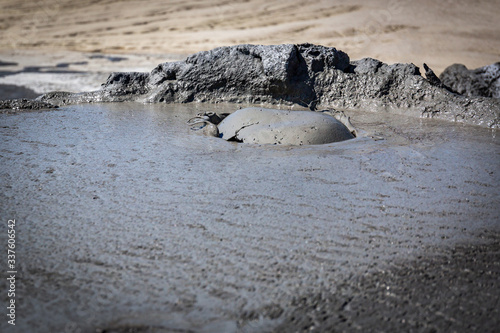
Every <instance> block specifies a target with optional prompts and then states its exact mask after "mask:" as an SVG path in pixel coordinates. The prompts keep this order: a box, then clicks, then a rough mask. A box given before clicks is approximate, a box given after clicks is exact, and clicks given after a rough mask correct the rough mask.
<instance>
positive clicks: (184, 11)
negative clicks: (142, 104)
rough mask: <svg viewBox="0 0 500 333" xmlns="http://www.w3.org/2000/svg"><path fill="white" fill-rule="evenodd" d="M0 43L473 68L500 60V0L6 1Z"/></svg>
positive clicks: (45, 48)
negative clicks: (299, 48)
mask: <svg viewBox="0 0 500 333" xmlns="http://www.w3.org/2000/svg"><path fill="white" fill-rule="evenodd" d="M0 7H1V11H0V50H1V51H2V52H4V51H8V50H24V49H32V50H37V51H40V52H47V53H52V52H54V51H61V50H72V51H84V52H105V53H142V54H189V53H193V52H197V51H202V50H208V49H211V48H213V47H216V46H223V45H233V44H242V43H254V44H281V43H302V42H309V43H316V44H322V45H325V46H334V47H337V48H339V49H341V50H343V51H345V52H347V53H348V54H349V55H350V57H351V58H352V59H360V58H363V57H373V58H377V59H380V60H382V61H385V62H388V63H394V62H413V63H415V64H416V65H418V66H422V63H423V62H426V63H427V64H429V65H430V66H431V67H432V68H433V69H434V70H435V71H436V72H437V73H440V72H441V71H442V70H443V69H444V68H445V67H446V66H448V65H451V64H453V63H463V64H465V65H466V66H468V67H470V68H476V67H479V66H483V65H487V64H490V63H493V62H496V61H498V60H499V59H500V34H499V33H498V31H500V21H499V20H498V13H499V12H500V2H498V1H496V0H479V1H473V2H472V1H466V0H446V1H430V0H423V1H410V0H391V1H385V0H369V1H364V0H363V1H362V0H354V1H340V0H338V1H320V0H312V1H302V0H291V1H269V0H251V1H225V0H211V1H185V0H181V1H176V0H174V1H159V0H153V1H134V0H129V1H116V0H108V1H92V0H82V1H78V2H75V1H70V0H39V1H18V0H1V1H0Z"/></svg>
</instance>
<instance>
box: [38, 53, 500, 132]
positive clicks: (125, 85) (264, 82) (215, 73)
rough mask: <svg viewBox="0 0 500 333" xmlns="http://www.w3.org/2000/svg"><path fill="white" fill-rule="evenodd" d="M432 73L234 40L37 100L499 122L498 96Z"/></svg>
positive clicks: (491, 124)
mask: <svg viewBox="0 0 500 333" xmlns="http://www.w3.org/2000/svg"><path fill="white" fill-rule="evenodd" d="M427 72H429V71H427ZM436 79H437V77H433V78H432V79H431V80H428V79H426V78H424V77H422V75H421V74H420V70H419V68H418V67H417V66H415V65H413V64H393V65H388V64H384V63H382V62H380V61H378V60H375V59H371V58H366V59H362V60H357V61H351V62H350V60H349V57H348V55H347V54H346V53H344V52H342V51H340V50H337V49H335V48H331V47H323V46H317V45H311V44H300V45H293V44H287V45H270V46H263V45H238V46H228V47H220V48H216V49H213V50H211V51H204V52H199V53H196V54H194V55H191V56H189V57H188V58H187V59H186V60H185V61H178V62H166V63H162V64H160V65H158V66H157V67H156V68H154V69H153V70H152V71H151V73H113V74H111V75H110V77H109V78H108V80H107V81H106V82H105V83H104V84H103V86H102V88H101V89H100V90H98V91H94V92H86V93H78V94H71V93H64V92H54V93H49V94H45V95H43V96H41V97H39V100H40V101H44V102H49V103H52V104H57V105H62V104H73V103H85V102H121V101H140V102H146V103H186V102H213V103H217V102H235V103H240V102H245V103H264V104H271V105H272V104H294V103H296V104H300V105H302V106H304V107H309V108H310V109H316V108H320V107H321V108H328V107H333V108H337V109H343V110H359V109H362V110H368V111H384V112H393V113H401V114H409V115H412V116H418V117H436V118H441V119H447V120H451V121H461V122H466V123H470V124H476V125H482V126H486V127H492V128H498V127H499V126H500V122H499V110H500V101H499V100H497V99H493V98H487V97H473V98H471V97H464V96H461V95H459V94H456V93H453V92H451V91H449V90H448V89H446V88H445V87H443V86H440V85H439V84H436V82H437V81H436ZM433 81H436V82H433ZM443 83H444V84H445V85H447V83H446V82H445V81H443ZM452 88H453V86H452ZM453 89H454V90H457V89H455V88H453Z"/></svg>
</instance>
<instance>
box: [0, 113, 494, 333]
mask: <svg viewBox="0 0 500 333" xmlns="http://www.w3.org/2000/svg"><path fill="white" fill-rule="evenodd" d="M237 107H238V106H234V105H220V106H216V105H203V104H185V105H143V104H134V103H122V104H89V105H78V106H67V107H61V108H59V109H57V110H53V111H32V112H25V113H17V114H0V124H1V126H0V135H1V137H2V140H1V147H0V160H1V163H2V168H1V171H0V172H1V174H0V181H1V185H2V188H3V189H4V190H3V191H2V193H1V197H0V210H1V212H2V215H3V216H2V218H3V219H4V220H5V221H7V220H8V219H13V218H15V219H16V221H17V223H18V227H17V230H18V231H17V232H18V238H17V242H18V250H19V253H18V262H19V264H18V266H19V267H18V271H19V277H18V288H19V289H18V291H19V292H18V296H17V300H18V304H19V308H18V314H19V317H18V321H17V324H16V327H15V329H16V330H17V331H19V332H29V331H32V330H33V328H34V327H36V328H37V331H39V332H55V331H57V332H96V331H100V332H130V331H132V332H133V331H135V332H263V331H264V332H265V331H276V332H279V331H287V332H288V331H306V330H312V331H318V332H319V331H330V330H332V328H334V329H335V330H338V331H386V330H392V329H394V330H407V331H411V330H413V331H429V332H430V331H448V330H457V331H471V330H474V329H476V330H478V331H493V329H492V327H495V326H498V320H497V319H496V318H498V307H499V301H498V298H499V296H498V295H499V293H498V275H499V273H498V271H499V264H498V262H499V249H498V233H499V231H500V228H499V208H498V207H499V206H500V198H499V191H498V185H499V178H500V177H499V171H498V165H499V162H500V150H499V145H500V140H499V138H498V133H497V131H496V130H491V129H486V128H481V127H475V126H466V125H462V124H455V123H450V122H444V121H437V120H433V119H416V118H409V117H405V116H398V115H389V114H384V113H376V114H375V113H362V112H350V113H349V114H348V115H349V116H351V120H352V122H353V125H354V126H355V127H357V128H358V129H359V130H360V132H361V133H360V134H361V135H360V137H358V138H356V139H353V140H348V141H345V142H340V143H333V144H326V145H317V146H301V147H298V146H270V145H250V144H240V143H234V142H226V141H224V140H221V139H218V138H213V137H205V136H200V135H196V134H195V133H193V132H192V131H189V126H187V125H186V124H185V123H186V121H187V120H188V119H189V118H191V117H192V116H194V115H196V114H197V113H199V112H204V111H217V112H227V111H232V110H234V109H235V108H237ZM0 240H1V241H2V243H4V244H5V242H6V233H2V234H0ZM0 287H1V288H2V289H4V290H5V288H6V281H4V280H2V282H1V283H0ZM1 300H3V302H6V301H7V298H6V295H3V296H2V297H1ZM0 325H1V326H0V328H1V329H2V331H4V328H6V323H5V322H2V323H0ZM492 325H493V326H492ZM10 328H11V327H9V328H8V329H10Z"/></svg>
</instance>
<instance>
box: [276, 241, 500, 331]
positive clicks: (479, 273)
mask: <svg viewBox="0 0 500 333" xmlns="http://www.w3.org/2000/svg"><path fill="white" fill-rule="evenodd" d="M499 240H500V235H499V234H498V233H497V234H495V235H494V236H492V237H491V242H489V243H488V244H483V245H461V246H457V247H455V248H454V249H452V250H449V251H446V252H444V253H441V254H439V255H436V256H433V257H428V258H420V259H419V260H417V261H411V262H407V263H403V264H397V265H395V266H394V267H393V268H391V269H389V270H385V271H380V272H376V273H372V274H367V275H364V276H361V277H358V278H355V279H352V280H349V281H344V282H342V283H341V284H340V285H339V286H337V292H335V293H331V292H326V293H311V294H308V295H304V296H302V297H298V298H297V299H296V301H295V302H294V304H293V305H294V306H295V309H294V310H292V311H291V312H289V313H288V315H287V316H286V319H285V320H284V322H283V323H282V324H281V326H279V327H277V328H276V329H275V330H274V332H353V331H359V332H383V331H386V332H391V331H392V332H495V331H497V329H498V327H500V242H499Z"/></svg>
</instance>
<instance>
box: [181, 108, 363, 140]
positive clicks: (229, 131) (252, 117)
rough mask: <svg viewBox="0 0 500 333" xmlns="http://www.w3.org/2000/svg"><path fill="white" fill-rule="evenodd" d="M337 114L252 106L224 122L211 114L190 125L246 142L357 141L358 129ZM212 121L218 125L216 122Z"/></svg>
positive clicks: (233, 114) (219, 135) (230, 116)
mask: <svg viewBox="0 0 500 333" xmlns="http://www.w3.org/2000/svg"><path fill="white" fill-rule="evenodd" d="M334 115H335V114H333V113H331V112H329V111H327V110H325V111H324V112H313V111H291V110H278V109H266V108H256V107H251V108H245V109H240V110H238V111H236V112H234V113H232V114H230V115H229V116H227V117H225V118H224V119H223V120H222V121H221V122H218V121H219V120H220V119H221V117H219V116H218V115H217V114H211V115H210V117H207V116H206V115H201V116H200V117H196V118H193V119H190V121H189V122H188V123H192V120H194V121H197V120H198V121H201V122H202V123H203V126H201V127H195V128H193V127H192V129H195V130H197V129H198V130H199V129H201V130H202V132H203V133H204V134H207V135H212V136H217V137H220V138H222V139H224V140H228V141H237V142H243V143H255V144H278V145H281V144H283V145H318V144H325V143H332V142H340V141H345V140H349V139H353V138H355V133H356V130H355V129H354V128H353V126H352V125H351V124H350V121H349V118H348V117H347V116H345V114H344V113H342V112H337V114H336V115H335V116H336V117H334ZM337 118H338V119H337ZM212 119H215V120H216V121H217V122H218V123H217V124H214V123H212V121H213V120H212ZM341 121H343V122H345V124H344V123H342V122H341ZM215 126H216V128H214V127H215ZM206 127H208V130H207V129H206ZM348 127H349V128H348Z"/></svg>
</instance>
